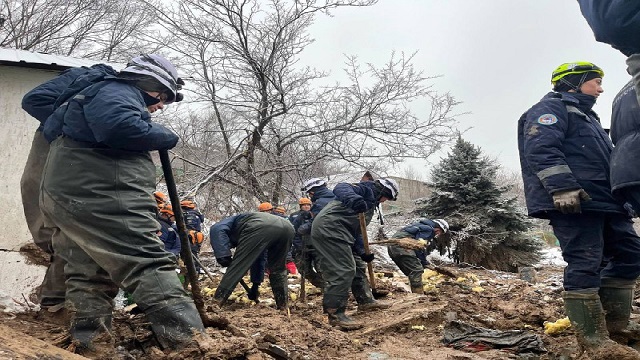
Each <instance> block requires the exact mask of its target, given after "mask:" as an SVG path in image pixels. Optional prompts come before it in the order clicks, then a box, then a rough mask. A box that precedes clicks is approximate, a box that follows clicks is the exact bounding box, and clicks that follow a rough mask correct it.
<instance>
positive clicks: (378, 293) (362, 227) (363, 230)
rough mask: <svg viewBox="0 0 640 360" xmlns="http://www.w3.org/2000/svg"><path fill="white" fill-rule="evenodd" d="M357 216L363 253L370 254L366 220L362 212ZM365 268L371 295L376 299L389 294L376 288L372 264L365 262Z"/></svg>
mask: <svg viewBox="0 0 640 360" xmlns="http://www.w3.org/2000/svg"><path fill="white" fill-rule="evenodd" d="M358 218H359V220H360V232H361V233H362V242H363V243H364V252H365V254H371V250H370V249H369V235H368V234H367V221H366V220H365V218H364V213H360V214H358ZM367 270H369V285H370V286H371V293H372V294H373V297H374V298H376V299H379V298H382V297H385V296H387V295H389V291H387V290H378V289H376V277H375V274H374V273H373V264H372V263H370V262H369V263H367Z"/></svg>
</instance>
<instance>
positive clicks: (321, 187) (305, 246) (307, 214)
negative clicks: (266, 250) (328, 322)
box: [293, 178, 335, 289]
mask: <svg viewBox="0 0 640 360" xmlns="http://www.w3.org/2000/svg"><path fill="white" fill-rule="evenodd" d="M300 190H301V191H302V192H303V193H305V194H307V195H308V196H309V198H310V199H311V200H310V202H311V206H310V207H309V210H308V211H304V212H301V215H300V216H298V217H296V218H295V219H294V220H293V227H294V228H295V230H296V234H297V237H296V238H294V244H293V249H294V250H293V252H294V253H295V254H296V255H295V256H294V257H295V259H296V260H297V261H298V264H297V265H298V268H301V267H302V268H303V269H304V273H303V274H304V276H305V278H306V279H307V280H309V282H310V283H311V284H312V285H313V286H315V287H317V288H319V289H324V285H325V283H324V279H323V278H322V274H321V273H320V264H319V258H318V255H317V253H316V250H315V249H314V247H313V245H312V244H311V224H312V222H313V218H314V217H315V216H317V215H318V213H320V211H321V210H322V208H324V207H325V206H326V205H327V204H328V203H329V202H330V201H332V200H333V199H335V195H333V191H331V190H330V189H329V188H328V187H327V182H326V181H324V180H323V179H320V178H312V179H309V180H307V181H305V182H304V184H303V185H302V187H301V188H300ZM305 199H306V198H305ZM301 208H302V205H301Z"/></svg>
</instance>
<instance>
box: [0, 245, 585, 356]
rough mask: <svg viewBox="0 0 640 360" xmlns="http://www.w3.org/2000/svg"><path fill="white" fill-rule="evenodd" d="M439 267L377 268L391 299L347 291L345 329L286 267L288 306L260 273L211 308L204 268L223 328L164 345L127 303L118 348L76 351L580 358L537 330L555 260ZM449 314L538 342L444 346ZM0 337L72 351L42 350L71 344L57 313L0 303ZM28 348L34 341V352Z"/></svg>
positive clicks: (549, 317)
mask: <svg viewBox="0 0 640 360" xmlns="http://www.w3.org/2000/svg"><path fill="white" fill-rule="evenodd" d="M203 258H204V259H206V260H208V261H205V263H209V264H211V263H212V260H211V259H210V255H208V254H203ZM444 267H445V268H446V269H447V270H450V271H453V272H455V273H456V275H458V278H452V277H448V276H443V275H439V274H437V273H433V272H430V271H427V272H426V273H425V279H426V281H427V284H426V286H425V289H426V290H427V291H428V294H426V295H415V294H411V293H408V292H406V289H407V288H408V285H407V279H406V277H404V276H402V275H401V274H398V273H397V272H393V271H390V270H391V269H382V268H378V269H377V270H378V271H377V276H379V278H378V286H379V287H380V288H383V289H387V290H389V291H390V294H389V295H388V296H387V298H386V299H382V301H388V302H390V303H392V304H393V305H392V307H391V308H390V309H388V310H384V311H378V312H373V313H363V314H361V313H358V312H357V308H356V306H355V302H354V301H351V302H350V303H351V306H350V308H349V309H348V313H349V314H352V315H353V317H354V318H355V319H356V320H359V321H362V322H363V323H365V324H366V326H365V327H364V328H363V329H361V330H356V331H351V332H343V331H340V330H338V329H334V328H332V327H330V326H329V325H328V323H327V320H326V317H325V316H324V315H323V314H322V307H321V300H322V297H321V294H319V292H318V291H317V289H315V288H313V287H312V286H310V285H309V286H308V287H307V292H308V293H309V295H308V297H307V301H305V302H303V301H301V300H300V299H299V298H298V294H299V290H300V285H299V283H300V280H299V278H298V277H295V276H290V279H289V282H290V289H291V293H292V294H293V296H292V297H293V299H292V301H291V303H290V314H287V312H283V311H277V310H276V309H275V307H274V304H273V300H272V299H271V294H270V290H269V288H268V285H267V284H268V282H266V283H265V284H264V285H263V289H262V291H261V300H262V301H261V303H260V304H254V303H252V302H250V301H248V299H247V298H246V295H245V294H244V293H243V290H242V288H241V287H240V286H238V289H237V290H238V291H237V292H236V293H234V295H233V296H232V299H234V300H233V301H232V302H231V303H230V304H229V305H227V306H225V307H224V308H222V309H218V308H217V307H216V306H214V305H213V303H212V302H211V295H212V294H213V290H214V289H215V287H216V285H217V278H218V276H220V274H219V273H215V272H214V275H215V276H216V279H214V281H211V280H210V279H208V278H206V277H203V279H202V280H201V286H202V287H203V293H204V297H205V302H206V303H207V305H208V306H207V308H208V311H209V312H210V314H212V315H214V314H215V315H219V316H222V317H225V318H227V319H228V320H229V321H230V324H231V325H232V326H231V327H229V328H227V329H226V330H221V329H218V328H207V333H208V335H209V336H210V338H211V339H212V341H202V342H201V344H200V345H199V346H196V347H194V348H190V349H187V350H184V351H181V352H173V353H171V352H163V351H161V350H160V349H159V348H158V345H157V343H156V342H155V340H154V339H153V336H152V333H151V332H150V329H149V327H148V324H147V323H146V322H145V318H144V315H142V314H139V313H136V309H135V308H133V309H130V308H126V309H121V310H118V311H117V313H116V316H115V320H114V337H115V341H116V343H117V345H118V346H119V348H118V352H117V354H115V355H114V354H105V353H98V354H85V355H86V356H88V357H90V358H114V357H115V358H122V359H144V360H146V359H271V358H272V357H271V356H269V355H266V353H264V352H262V351H261V350H259V348H265V347H271V348H272V349H276V351H283V352H286V355H285V356H286V357H283V358H287V357H288V358H290V359H296V360H297V359H309V360H314V359H371V360H383V359H448V360H462V359H518V358H519V359H577V358H579V356H580V353H579V350H578V346H577V344H576V341H575V339H574V337H573V333H572V331H571V329H569V330H566V331H564V332H562V333H560V334H558V335H555V336H550V335H546V334H544V326H543V323H544V322H545V321H556V320H558V319H560V318H563V317H564V314H563V311H562V299H561V283H562V281H561V278H562V268H561V267H560V266H544V267H539V268H538V269H537V282H536V283H535V284H532V283H529V282H526V281H523V280H520V279H519V278H518V275H517V274H511V273H502V272H495V271H487V270H483V269H473V268H460V267H454V266H452V265H444ZM216 274H217V275H216ZM45 315H46V314H45ZM450 320H457V321H460V322H463V323H465V324H470V325H475V326H480V327H484V328H490V329H494V330H500V331H507V330H525V331H526V332H528V333H530V334H537V335H538V336H539V337H540V339H541V340H542V343H543V345H544V348H545V349H546V352H543V353H540V354H532V353H527V354H514V353H513V351H509V350H497V349H490V350H484V351H477V352H470V351H468V350H469V349H467V350H465V349H461V350H457V349H453V348H451V347H447V346H445V345H444V344H443V342H442V339H443V327H444V326H445V325H446V324H447V323H448V322H449V321H450ZM23 334H28V335H31V336H32V337H34V338H36V339H39V340H41V341H42V342H38V341H37V340H35V339H30V338H29V337H26V336H24V335H23ZM0 339H20V341H17V342H16V341H14V344H13V347H11V346H8V345H7V346H5V347H3V346H1V345H0V358H3V359H4V358H8V359H65V358H71V357H65V356H64V355H59V353H55V351H53V352H47V351H52V350H51V347H48V346H50V345H53V346H56V347H57V348H58V349H65V348H69V346H70V344H69V341H68V338H67V337H66V332H65V326H64V324H63V323H62V322H61V321H60V319H55V318H51V317H50V316H43V313H42V312H36V311H30V312H26V313H22V314H11V313H0ZM3 343H6V340H5V341H3ZM34 349H36V350H37V351H36V352H35V353H34ZM47 349H48V350H47ZM71 350H73V348H71ZM476 350H478V348H477V347H476ZM11 351H13V353H11ZM21 351H22V352H21ZM38 351H39V352H38ZM56 351H57V349H56ZM34 354H35V355H34ZM3 356H4V357H3Z"/></svg>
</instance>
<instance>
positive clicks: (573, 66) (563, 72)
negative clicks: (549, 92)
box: [551, 61, 604, 87]
mask: <svg viewBox="0 0 640 360" xmlns="http://www.w3.org/2000/svg"><path fill="white" fill-rule="evenodd" d="M588 72H595V73H597V74H598V75H600V77H604V71H602V69H600V68H599V67H598V66H596V65H595V64H593V63H590V62H588V61H576V62H572V63H564V64H562V65H560V66H558V67H557V68H556V69H555V70H553V73H552V74H551V84H553V86H554V87H555V86H556V84H557V83H558V81H562V78H563V77H565V76H567V75H574V74H584V73H588ZM580 85H582V84H580Z"/></svg>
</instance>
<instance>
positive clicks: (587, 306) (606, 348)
mask: <svg viewBox="0 0 640 360" xmlns="http://www.w3.org/2000/svg"><path fill="white" fill-rule="evenodd" d="M563 297H564V308H565V312H566V313H567V316H569V320H571V325H572V327H573V328H574V329H575V332H576V337H577V339H578V343H579V344H580V347H581V348H582V350H583V351H584V352H586V353H587V355H588V356H589V357H590V358H591V359H592V360H605V359H607V360H609V359H619V360H640V354H639V353H638V352H636V351H635V350H633V349H631V348H630V347H628V346H625V345H620V344H618V343H616V342H615V341H612V340H611V339H609V333H608V332H607V326H606V323H605V315H604V311H603V309H602V304H601V303H600V297H599V296H598V290H597V289H585V290H578V291H565V292H564V294H563Z"/></svg>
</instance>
